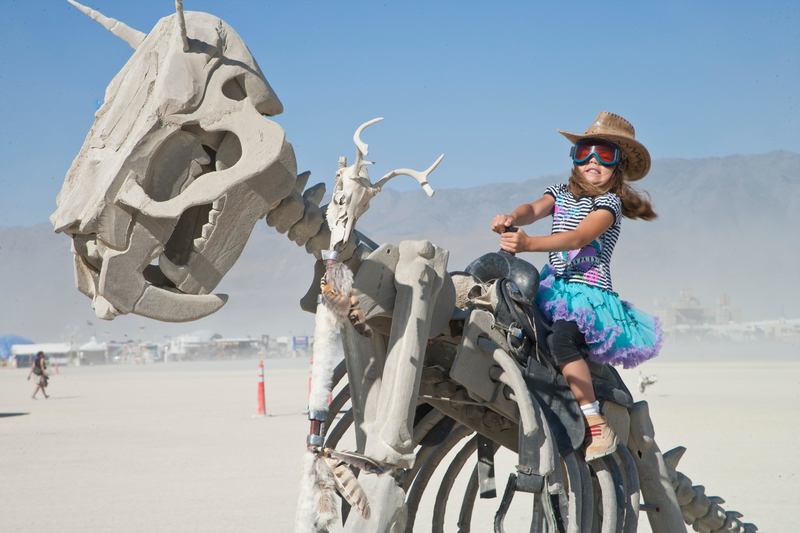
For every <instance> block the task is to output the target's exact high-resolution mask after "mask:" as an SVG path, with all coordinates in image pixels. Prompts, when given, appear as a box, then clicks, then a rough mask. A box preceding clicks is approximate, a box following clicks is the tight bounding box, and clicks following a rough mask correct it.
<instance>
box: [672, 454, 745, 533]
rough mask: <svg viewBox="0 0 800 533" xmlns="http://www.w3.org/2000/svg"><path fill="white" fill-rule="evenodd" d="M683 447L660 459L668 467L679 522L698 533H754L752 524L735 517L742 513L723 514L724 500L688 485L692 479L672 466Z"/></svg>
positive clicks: (679, 457)
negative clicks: (682, 521) (676, 502)
mask: <svg viewBox="0 0 800 533" xmlns="http://www.w3.org/2000/svg"><path fill="white" fill-rule="evenodd" d="M685 451H686V448H683V447H678V448H675V449H673V450H670V451H668V452H666V453H665V454H664V460H665V462H666V463H667V465H669V466H668V467H667V468H668V470H669V474H670V481H671V482H672V488H673V489H674V490H675V495H676V496H677V498H678V504H679V505H680V507H681V513H682V514H683V520H684V522H686V525H689V526H692V529H694V530H695V531H698V532H699V533H755V532H756V531H758V527H756V525H755V524H751V523H743V522H742V521H741V520H739V518H741V517H742V514H741V513H739V512H736V511H726V510H725V509H723V508H722V506H721V504H723V503H725V500H723V499H722V498H720V497H719V496H706V494H705V492H706V489H705V487H704V486H703V485H692V480H691V479H689V477H687V476H686V475H685V474H683V473H682V472H678V471H677V470H676V467H677V466H678V461H680V459H681V457H682V456H683V453H684V452H685Z"/></svg>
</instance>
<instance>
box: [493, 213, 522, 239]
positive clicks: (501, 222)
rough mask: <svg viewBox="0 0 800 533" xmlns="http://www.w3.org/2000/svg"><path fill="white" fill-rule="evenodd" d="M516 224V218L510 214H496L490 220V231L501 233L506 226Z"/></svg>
mask: <svg viewBox="0 0 800 533" xmlns="http://www.w3.org/2000/svg"><path fill="white" fill-rule="evenodd" d="M516 224H517V220H516V219H515V218H514V217H512V216H511V215H497V216H496V217H494V219H493V220H492V231H493V232H495V233H499V234H501V235H502V234H503V232H504V231H505V230H506V228H509V227H511V226H515V225H516Z"/></svg>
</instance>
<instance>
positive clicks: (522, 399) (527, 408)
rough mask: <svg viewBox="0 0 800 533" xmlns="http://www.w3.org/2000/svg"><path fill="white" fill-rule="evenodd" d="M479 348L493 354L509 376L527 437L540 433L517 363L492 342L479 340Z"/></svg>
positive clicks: (529, 396)
mask: <svg viewBox="0 0 800 533" xmlns="http://www.w3.org/2000/svg"><path fill="white" fill-rule="evenodd" d="M478 347H479V348H480V349H481V350H483V351H484V352H486V353H491V354H492V357H493V358H494V360H495V362H497V364H498V365H500V367H501V368H502V369H503V371H504V372H505V374H506V375H507V376H508V378H509V383H510V384H511V388H512V389H514V395H515V396H516V397H517V404H518V405H519V417H520V420H521V421H522V427H523V428H524V431H525V435H526V436H531V435H533V434H535V433H536V432H537V431H539V424H538V423H537V422H536V411H535V409H534V407H533V402H532V401H531V395H530V393H529V392H528V387H527V385H526V384H525V380H524V379H523V378H522V374H521V373H520V371H519V368H517V365H516V363H514V361H513V360H512V359H511V356H510V355H508V354H507V353H506V352H504V351H503V349H502V348H500V347H499V346H498V345H496V344H495V343H493V342H492V341H489V340H486V339H478Z"/></svg>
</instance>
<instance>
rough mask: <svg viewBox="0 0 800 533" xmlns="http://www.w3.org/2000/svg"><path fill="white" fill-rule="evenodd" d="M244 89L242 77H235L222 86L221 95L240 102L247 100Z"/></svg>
mask: <svg viewBox="0 0 800 533" xmlns="http://www.w3.org/2000/svg"><path fill="white" fill-rule="evenodd" d="M244 87H245V84H244V76H243V75H240V76H236V77H235V78H231V79H229V80H228V81H226V82H225V85H223V86H222V94H224V95H225V97H226V98H230V99H231V100H236V101H237V102H241V101H242V100H244V99H245V98H247V91H246V90H245V88H244Z"/></svg>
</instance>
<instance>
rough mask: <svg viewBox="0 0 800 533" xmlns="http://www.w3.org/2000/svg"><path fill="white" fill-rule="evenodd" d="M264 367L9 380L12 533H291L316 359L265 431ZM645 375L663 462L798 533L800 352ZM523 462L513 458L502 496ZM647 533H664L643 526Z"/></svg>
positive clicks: (275, 393)
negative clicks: (260, 374) (668, 457)
mask: <svg viewBox="0 0 800 533" xmlns="http://www.w3.org/2000/svg"><path fill="white" fill-rule="evenodd" d="M257 367H258V361H253V360H247V361H233V362H217V363H211V362H207V363H166V364H164V363H162V364H154V365H146V366H128V365H125V366H123V365H109V366H95V367H66V368H64V367H62V368H60V369H59V370H60V372H59V374H58V375H53V377H52V379H51V382H50V387H49V393H50V394H51V398H50V399H49V400H45V399H39V400H32V399H31V398H30V395H31V393H32V392H33V385H32V384H31V383H30V382H28V381H26V380H25V377H26V375H27V369H16V370H11V369H1V370H0V473H2V474H0V476H1V477H0V480H1V481H2V482H0V531H3V532H22V531H31V532H34V531H37V532H44V531H55V532H60V533H72V532H75V533H77V532H81V533H83V532H87V531H88V532H105V531H109V532H120V533H123V532H131V533H133V532H136V533H140V532H142V531H156V532H183V531H192V532H205V531H210V532H216V531H236V532H250V531H252V532H256V531H258V532H264V531H267V532H273V531H275V532H283V531H286V532H289V531H292V530H293V526H294V510H295V505H296V499H297V494H298V478H299V469H300V466H299V465H300V457H301V454H302V453H303V449H304V443H305V435H306V433H307V431H308V421H307V419H306V417H305V415H303V414H302V411H303V409H304V408H305V406H306V399H307V392H308V360H307V359H294V360H291V359H284V360H267V361H265V368H266V379H265V382H266V404H267V411H268V414H269V416H267V417H265V418H256V417H254V416H253V415H254V414H255V413H256V391H257ZM641 368H642V370H643V371H644V372H645V373H647V374H657V376H658V383H656V384H655V385H654V386H652V387H651V388H649V389H648V390H647V391H646V394H644V395H643V394H640V393H639V392H638V391H636V390H635V388H636V383H637V378H638V369H637V370H630V371H622V375H623V377H624V379H625V380H626V382H627V383H628V386H629V388H630V389H631V390H632V391H633V393H634V397H635V399H637V400H640V399H645V400H646V401H647V402H648V403H649V404H650V412H651V416H652V418H653V421H654V425H655V428H656V441H657V443H658V445H659V447H660V448H661V450H662V451H666V450H669V449H670V448H673V447H675V446H685V447H687V448H688V451H687V452H686V455H685V456H684V458H683V460H682V461H681V463H680V465H679V467H678V469H679V470H680V471H682V472H684V473H685V474H686V475H687V476H689V477H690V478H691V479H692V480H693V483H694V484H698V485H704V486H705V489H706V494H707V495H718V496H721V497H722V498H724V499H725V501H726V503H725V504H723V507H725V508H726V509H735V510H737V511H739V512H741V513H743V514H744V520H745V521H749V522H753V523H755V524H756V525H758V527H759V529H760V531H773V532H778V531H792V530H794V529H795V527H796V518H795V516H794V514H795V513H796V511H797V508H798V506H797V495H798V494H800V459H798V453H797V448H796V446H797V442H798V440H800V439H798V437H800V429H799V428H800V425H798V424H797V418H798V415H800V408H798V405H799V404H800V349H798V347H797V346H784V347H783V348H781V349H779V350H773V349H753V350H744V351H743V352H742V353H740V354H737V355H736V356H729V355H728V354H727V351H726V350H717V351H716V352H715V351H714V350H705V351H704V350H697V351H696V352H694V353H692V354H688V355H687V352H681V353H680V354H672V353H666V354H665V355H663V356H662V357H660V358H659V359H658V360H656V361H653V362H650V363H647V364H645V365H644V366H643V367H641ZM52 370H53V369H51V371H52ZM40 398H41V397H40ZM345 444H346V443H345ZM514 459H515V458H514V456H512V455H511V454H510V453H507V452H504V453H500V454H499V455H498V460H497V480H498V488H502V487H503V486H504V485H505V479H506V478H507V476H508V473H509V472H510V471H511V470H510V469H511V468H512V465H513V464H514ZM442 470H443V469H442ZM470 470H471V468H470ZM437 487H438V485H436V484H435V483H434V484H432V485H429V489H428V491H429V492H430V494H429V495H428V497H427V499H428V501H427V506H426V504H425V503H424V504H423V507H422V508H421V510H420V513H419V515H418V518H417V522H416V525H417V530H419V531H426V530H429V524H430V516H431V512H432V511H431V508H430V501H431V500H432V499H433V495H434V494H435V491H436V488H437ZM461 487H463V485H461ZM462 491H463V488H460V486H458V485H457V486H456V487H455V488H454V491H453V492H452V493H451V494H452V495H453V496H451V498H454V500H453V501H460V499H461V494H463V492H462ZM525 497H526V495H519V496H518V497H517V499H515V501H514V504H513V505H512V514H510V515H509V518H508V520H507V522H506V529H507V530H508V531H527V527H528V526H527V525H526V523H527V521H528V520H529V518H527V517H526V512H527V511H528V508H529V502H528V500H525ZM498 504H499V498H498V499H494V500H479V502H478V504H477V506H476V513H475V515H474V518H473V521H472V530H473V531H477V532H483V531H491V527H492V526H491V520H492V517H493V516H494V512H495V511H496V509H497V505H498ZM450 507H453V509H450ZM457 507H458V505H456V504H454V503H453V504H451V506H449V507H448V516H450V514H454V513H455V512H457ZM450 523H451V527H450V530H453V531H455V529H456V528H455V526H454V525H453V524H454V520H452V521H451V522H450ZM639 530H640V531H649V526H648V525H647V520H646V518H645V517H644V513H642V518H641V520H640V529H639Z"/></svg>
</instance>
